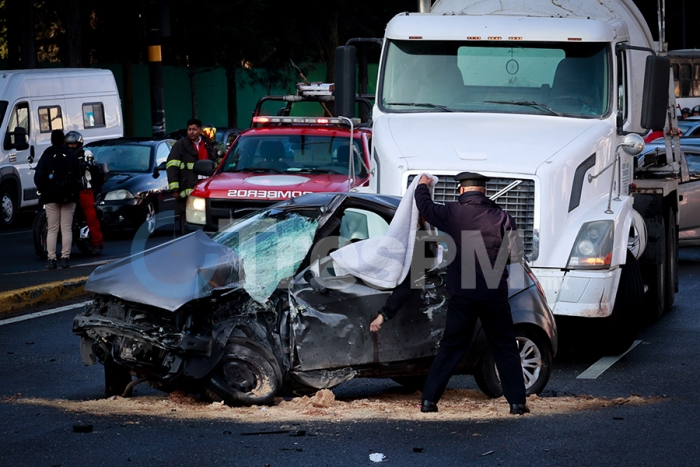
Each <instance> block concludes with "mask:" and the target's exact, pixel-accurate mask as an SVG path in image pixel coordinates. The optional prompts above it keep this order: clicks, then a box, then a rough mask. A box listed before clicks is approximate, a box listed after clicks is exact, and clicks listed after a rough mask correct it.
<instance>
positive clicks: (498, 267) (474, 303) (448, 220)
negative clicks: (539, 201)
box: [415, 172, 530, 415]
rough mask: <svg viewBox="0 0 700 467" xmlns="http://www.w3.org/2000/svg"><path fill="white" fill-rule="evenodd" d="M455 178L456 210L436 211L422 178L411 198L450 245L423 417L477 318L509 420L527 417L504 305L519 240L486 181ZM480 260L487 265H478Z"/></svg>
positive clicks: (443, 208)
mask: <svg viewBox="0 0 700 467" xmlns="http://www.w3.org/2000/svg"><path fill="white" fill-rule="evenodd" d="M454 178H455V180H456V181H457V182H459V183H460V188H459V193H460V196H459V198H458V200H457V201H456V202H449V203H445V204H444V205H442V204H436V203H434V202H433V200H432V199H431V197H430V191H429V190H428V184H429V183H430V178H429V177H428V176H427V175H423V176H422V177H421V179H420V181H419V185H418V187H417V188H416V192H415V199H416V205H417V206H418V211H419V212H420V215H421V216H422V217H423V218H424V219H425V220H426V221H428V222H429V223H430V224H432V225H433V226H435V227H437V228H438V229H440V230H442V231H443V232H445V233H446V234H448V235H450V236H451V237H452V239H453V241H454V243H455V245H456V255H455V259H454V261H452V263H450V265H449V266H448V269H447V291H448V292H450V294H451V298H450V303H449V305H448V308H447V318H446V322H445V333H444V335H443V337H442V340H441V341H440V348H439V349H438V353H437V356H436V357H435V360H434V361H433V364H432V366H431V368H430V372H429V374H428V378H427V381H426V383H425V386H424V387H423V396H422V406H421V411H422V412H437V410H438V408H437V403H438V402H439V400H440V398H441V397H442V394H443V393H444V391H445V387H447V383H448V382H449V380H450V377H451V376H452V373H453V372H454V371H455V369H456V368H457V365H458V364H459V362H460V360H461V359H462V357H463V356H464V353H465V351H466V350H467V346H468V345H469V342H470V341H471V337H472V334H473V330H474V326H475V325H476V320H477V318H478V319H480V320H481V324H482V326H483V329H484V332H485V333H486V337H487V339H488V342H489V346H490V347H491V350H492V352H493V355H494V358H495V360H496V367H497V369H498V374H499V376H500V379H501V385H502V387H503V393H504V395H505V397H506V400H507V401H508V403H509V404H510V413H511V414H514V415H522V414H524V413H527V412H529V411H530V409H529V408H528V407H527V404H526V400H525V383H524V382H523V372H522V366H521V362H520V353H519V351H518V347H517V344H516V340H515V326H514V325H513V318H512V316H511V313H510V305H509V304H508V269H507V268H506V264H507V262H508V261H512V262H517V261H520V260H521V259H522V255H523V244H522V240H521V239H520V238H519V237H518V233H517V226H516V224H515V220H513V218H512V217H511V216H510V215H509V214H507V213H506V212H505V211H503V210H502V209H501V208H500V207H499V206H498V205H497V204H496V203H494V202H493V201H491V200H490V199H488V198H487V197H486V182H487V181H488V180H489V179H488V178H487V177H485V176H483V175H480V174H477V173H472V172H462V173H460V174H457V175H456V176H455V177H454ZM484 249H485V251H484ZM480 260H488V261H489V262H490V264H483V265H482V264H480ZM484 262H485V261H484Z"/></svg>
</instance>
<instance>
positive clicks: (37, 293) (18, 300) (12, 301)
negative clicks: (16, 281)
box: [0, 276, 88, 314]
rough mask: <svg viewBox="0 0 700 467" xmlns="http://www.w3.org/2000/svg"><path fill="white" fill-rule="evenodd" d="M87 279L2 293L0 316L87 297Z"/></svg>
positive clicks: (50, 283) (0, 296)
mask: <svg viewBox="0 0 700 467" xmlns="http://www.w3.org/2000/svg"><path fill="white" fill-rule="evenodd" d="M87 279H88V276H83V277H76V278H74V279H67V280H64V281H57V282H49V283H47V284H40V285H35V286H32V287H25V288H23V289H16V290H8V291H7V292H0V314H2V313H9V312H11V311H17V310H20V309H22V308H26V307H29V306H33V305H39V304H42V303H48V302H54V301H59V300H67V299H69V298H75V297H79V296H81V295H85V294H87V293H88V292H86V291H85V288H84V287H85V283H86V282H87Z"/></svg>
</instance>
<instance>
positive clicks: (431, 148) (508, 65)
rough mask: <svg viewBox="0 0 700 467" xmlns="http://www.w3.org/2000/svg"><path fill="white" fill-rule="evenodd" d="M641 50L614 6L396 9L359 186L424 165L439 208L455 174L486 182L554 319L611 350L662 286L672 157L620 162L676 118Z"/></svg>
mask: <svg viewBox="0 0 700 467" xmlns="http://www.w3.org/2000/svg"><path fill="white" fill-rule="evenodd" d="M428 3H430V2H428ZM661 43H663V40H662V41H661ZM656 46H657V44H655V42H654V40H653V38H652V36H651V33H650V31H649V28H648V26H647V24H646V23H645V22H644V19H643V17H642V15H641V14H640V12H639V10H638V9H637V8H636V6H635V5H634V4H633V3H632V2H631V1H628V0H622V1H618V0H615V1H612V0H609V1H608V0H601V1H600V2H580V1H578V2H577V1H572V0H565V1H562V2H551V1H549V0H527V1H525V0H438V1H437V2H436V3H435V4H434V5H432V8H431V9H430V11H425V12H422V13H402V14H399V15H397V16H396V17H394V18H393V19H392V20H391V21H390V22H389V24H388V25H387V28H386V32H385V37H384V38H383V41H382V53H381V59H380V64H379V76H378V79H377V96H376V100H375V105H374V108H373V114H372V119H373V135H374V141H373V145H372V146H373V147H372V151H373V152H372V165H371V166H370V167H371V168H372V169H374V170H376V173H377V175H376V177H373V178H372V180H371V182H370V187H371V189H372V190H373V191H376V192H378V193H383V194H394V195H402V194H403V193H404V192H405V191H406V188H407V187H408V186H409V185H410V183H411V182H412V180H413V179H414V178H415V177H416V176H418V175H419V174H421V173H423V172H429V173H432V174H433V175H435V176H437V177H438V179H439V182H438V184H437V186H436V190H435V200H436V201H439V202H449V201H455V200H456V199H457V197H458V184H457V183H456V182H455V180H454V178H453V177H454V175H455V174H457V173H459V172H463V171H470V172H478V173H481V174H483V175H486V176H488V177H490V179H491V181H490V182H489V183H488V184H487V196H489V197H491V198H492V199H493V200H494V201H495V202H496V203H498V204H499V205H500V206H501V207H502V208H503V209H505V210H506V211H507V212H509V213H510V214H511V215H512V216H513V217H514V218H515V219H516V221H517V224H518V227H519V229H520V231H521V236H522V237H523V240H524V243H525V247H526V252H527V260H528V261H529V262H530V265H531V267H532V270H533V271H534V272H535V274H536V275H537V277H538V279H539V280H540V282H541V284H542V285H543V287H544V290H545V292H546V296H547V301H548V303H549V306H550V307H551V308H552V310H553V312H554V314H555V315H557V316H558V317H561V318H566V319H569V318H570V319H579V318H585V319H597V320H599V324H600V326H599V329H600V330H601V335H600V337H601V339H600V340H601V341H603V342H605V343H606V348H607V349H609V351H613V352H615V351H621V350H624V349H626V348H627V347H628V346H629V345H630V344H631V342H632V340H633V338H634V336H635V335H636V330H637V329H638V328H639V325H640V323H642V322H644V321H645V319H646V316H645V313H644V312H643V309H644V308H645V306H646V308H647V311H648V315H650V317H652V318H658V317H659V316H660V314H661V313H663V312H664V311H665V310H668V309H669V308H670V306H671V304H672V303H673V295H674V293H675V291H676V286H677V274H676V266H675V265H676V261H677V242H678V232H677V226H678V215H677V213H678V186H677V183H676V181H675V180H676V178H677V172H678V169H679V165H678V161H679V154H678V153H677V152H675V151H673V150H672V146H673V143H672V142H671V141H670V138H669V141H668V142H667V146H666V150H665V151H664V153H665V154H664V157H663V158H662V159H663V160H661V158H660V159H658V160H657V161H656V162H654V163H653V164H652V163H651V162H650V161H646V162H645V163H640V162H642V161H640V160H637V159H636V156H637V155H638V154H639V152H640V151H641V150H642V148H643V141H641V137H640V136H639V135H640V134H643V133H646V131H647V129H649V128H665V134H667V135H672V134H675V132H674V131H672V129H674V128H676V126H677V123H676V121H675V109H674V105H675V104H674V103H673V102H672V101H673V92H672V87H670V86H669V83H670V79H671V78H670V75H671V71H670V63H669V61H668V59H667V58H666V57H663V56H661V55H662V53H660V51H659V50H657V47H656ZM349 48H350V46H345V47H344V49H342V50H339V52H340V57H338V55H336V63H339V62H340V63H344V62H345V61H348V60H347V57H348V56H354V51H353V52H352V54H348V49H349ZM350 61H351V62H352V60H350ZM349 69H352V65H351V66H350V67H349ZM338 75H339V73H338V72H337V71H336V76H338ZM336 82H337V83H338V82H340V81H338V80H337V81H336ZM349 85H350V87H351V88H352V86H353V85H354V83H353V81H352V80H350V81H349ZM336 92H337V94H339V95H341V94H343V93H345V92H346V91H345V90H344V89H341V90H336ZM350 94H354V88H352V89H351V93H350ZM641 172H653V177H652V176H646V177H641V176H640V173H641ZM645 286H646V287H645ZM645 290H646V294H645ZM596 340H597V339H596Z"/></svg>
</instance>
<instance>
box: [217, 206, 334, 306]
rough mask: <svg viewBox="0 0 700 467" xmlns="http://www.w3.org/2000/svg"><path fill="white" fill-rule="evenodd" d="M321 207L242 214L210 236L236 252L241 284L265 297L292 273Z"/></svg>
mask: <svg viewBox="0 0 700 467" xmlns="http://www.w3.org/2000/svg"><path fill="white" fill-rule="evenodd" d="M319 215H320V211H319V210H316V209H311V208H310V209H306V210H285V211H281V210H278V209H268V210H265V211H260V212H257V213H254V214H251V215H249V216H247V217H244V218H243V219H241V220H240V221H238V222H236V223H234V224H231V225H230V226H228V227H226V228H225V229H223V230H220V231H219V232H217V233H216V234H215V235H214V236H213V237H212V239H213V240H214V241H215V242H217V243H220V244H222V245H225V246H227V247H229V248H231V249H232V250H234V251H235V252H236V254H238V256H239V258H240V260H241V263H242V265H243V266H242V267H243V272H244V277H245V279H244V285H243V288H244V289H245V291H246V292H248V295H250V296H251V297H252V298H253V299H255V300H257V301H258V302H260V303H262V302H264V301H266V300H267V299H268V298H269V297H270V295H272V292H274V291H275V289H276V288H277V285H278V284H279V282H280V281H281V280H282V279H286V278H287V277H290V276H292V275H294V274H295V273H296V272H297V269H298V268H299V265H300V264H301V262H302V261H303V260H304V257H305V256H306V253H307V252H308V251H309V249H310V248H311V245H312V243H313V239H314V235H315V233H316V227H317V226H318V216H319Z"/></svg>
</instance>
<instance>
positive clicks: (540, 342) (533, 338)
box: [474, 328, 552, 397]
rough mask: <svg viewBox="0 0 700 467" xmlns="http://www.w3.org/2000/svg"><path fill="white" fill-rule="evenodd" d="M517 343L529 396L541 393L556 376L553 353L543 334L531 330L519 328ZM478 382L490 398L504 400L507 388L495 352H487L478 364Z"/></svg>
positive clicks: (476, 374)
mask: <svg viewBox="0 0 700 467" xmlns="http://www.w3.org/2000/svg"><path fill="white" fill-rule="evenodd" d="M515 334H516V337H515V338H516V341H517V345H518V351H519V352H520V363H521V365H522V368H523V381H524V382H525V393H526V394H527V395H530V394H539V393H541V392H542V391H543V390H544V388H545V386H546V385H547V382H548V381H549V377H550V375H551V373H552V352H551V350H550V349H549V346H548V345H547V344H546V342H545V340H544V339H543V338H542V337H540V334H539V333H537V332H533V331H531V330H530V329H523V328H518V329H516V333H515ZM474 379H475V380H476V384H477V385H478V386H479V389H481V390H482V391H483V392H484V394H486V395H487V396H489V397H501V396H502V395H503V388H501V380H500V378H499V376H498V370H497V369H496V362H495V360H494V358H493V353H492V352H491V349H490V348H488V349H486V351H485V352H484V355H483V357H482V358H481V362H480V363H479V364H478V365H477V370H476V372H475V373H474Z"/></svg>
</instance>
